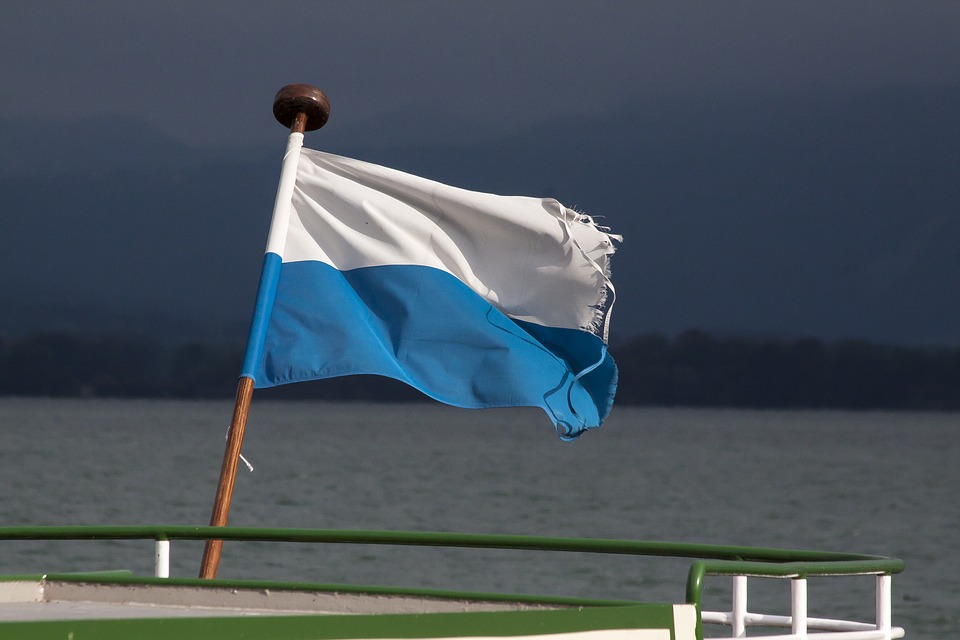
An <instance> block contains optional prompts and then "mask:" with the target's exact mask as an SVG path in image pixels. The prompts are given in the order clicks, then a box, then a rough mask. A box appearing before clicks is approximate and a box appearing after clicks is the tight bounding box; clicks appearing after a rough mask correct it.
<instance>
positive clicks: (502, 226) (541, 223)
mask: <svg viewBox="0 0 960 640" xmlns="http://www.w3.org/2000/svg"><path fill="white" fill-rule="evenodd" d="M613 240H619V237H618V236H615V235H612V234H610V233H608V232H607V231H606V230H605V229H603V228H600V227H598V226H597V225H596V224H594V222H593V220H592V219H591V218H590V217H589V216H585V215H583V214H580V213H578V212H576V211H573V210H571V209H567V208H566V207H564V206H563V205H562V204H560V203H559V202H557V201H556V200H553V199H539V198H527V197H513V196H499V195H493V194H487V193H478V192H474V191H468V190H465V189H459V188H456V187H451V186H447V185H444V184H441V183H438V182H434V181H432V180H427V179H425V178H420V177H417V176H413V175H410V174H407V173H403V172H400V171H396V170H394V169H388V168H386V167H381V166H377V165H373V164H369V163H366V162H361V161H359V160H352V159H350V158H344V157H340V156H335V155H331V154H327V153H322V152H318V151H313V150H310V149H302V150H301V151H300V158H299V161H298V169H297V174H296V183H295V186H294V189H293V196H292V208H291V211H290V214H289V219H288V222H287V227H286V233H285V234H284V233H282V232H280V233H274V232H273V231H271V235H270V240H269V241H268V245H267V251H268V252H273V253H276V254H277V255H279V256H280V257H281V258H282V259H283V262H285V263H286V262H299V261H305V260H315V261H321V262H325V263H327V264H329V265H331V266H333V267H334V268H336V269H338V270H340V271H348V270H352V269H358V268H363V267H375V266H386V265H420V266H427V267H433V268H436V269H440V270H443V271H446V272H448V273H450V274H452V275H453V276H455V277H456V278H458V279H459V280H460V281H462V282H463V283H465V284H466V285H467V286H469V287H470V288H471V289H473V290H474V291H475V292H476V293H477V294H478V295H480V296H482V297H483V298H485V299H486V300H487V301H489V302H490V303H491V304H492V305H493V306H495V307H496V308H498V309H499V310H501V311H502V312H503V313H505V314H506V315H508V316H510V317H512V318H515V319H518V320H525V321H529V322H534V323H537V324H541V325H544V326H550V327H558V328H570V329H583V330H586V331H591V332H593V333H595V334H598V335H601V336H602V337H604V338H605V335H604V334H605V331H604V327H603V326H602V325H604V324H605V322H604V316H605V306H606V305H607V304H608V299H607V295H608V290H612V286H611V285H610V279H609V258H610V256H611V255H612V254H613V252H614V246H613Z"/></svg>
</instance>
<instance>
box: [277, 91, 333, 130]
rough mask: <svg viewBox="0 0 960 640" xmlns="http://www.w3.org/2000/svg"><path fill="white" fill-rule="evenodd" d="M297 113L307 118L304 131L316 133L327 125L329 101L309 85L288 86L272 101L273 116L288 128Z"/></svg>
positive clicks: (324, 95)
mask: <svg viewBox="0 0 960 640" xmlns="http://www.w3.org/2000/svg"><path fill="white" fill-rule="evenodd" d="M298 113H303V114H305V115H306V116H307V122H306V126H304V131H316V130H317V129H319V128H320V127H322V126H323V125H325V124H327V118H329V117H330V99H329V98H327V94H325V93H324V92H323V91H320V89H317V88H316V87H314V86H312V85H309V84H288V85H287V86H285V87H284V88H282V89H280V91H278V92H277V95H276V97H275V98H274V99H273V115H274V117H275V118H276V119H277V121H278V122H279V123H280V124H282V125H283V126H285V127H286V128H288V129H289V128H290V127H291V126H293V121H294V119H295V118H296V117H297V114H298Z"/></svg>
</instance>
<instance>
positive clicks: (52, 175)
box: [0, 0, 960, 344]
mask: <svg viewBox="0 0 960 640" xmlns="http://www.w3.org/2000/svg"><path fill="white" fill-rule="evenodd" d="M958 34H960V3H956V2H885V1H869V2H856V1H849V2H833V1H830V2H809V1H807V2H766V1H763V2H710V3H707V2H688V3H680V2H673V1H671V2H596V1H591V2H562V1H560V2H556V1H555V2H529V1H528V2H491V1H483V2H278V1H275V2H270V3H262V2H195V1H190V2H149V3H147V2H119V1H117V2H102V1H96V0H91V1H87V2H81V3H69V2H43V1H34V2H30V3H25V2H24V3H3V4H2V6H0V136H2V137H0V147H3V148H0V171H2V173H0V187H2V192H0V207H2V208H3V211H2V217H0V220H2V222H0V241H2V242H3V244H4V248H5V251H4V253H5V256H4V257H3V258H2V259H0V267H2V271H0V287H2V289H0V302H2V304H3V306H4V308H5V309H6V312H5V314H4V318H3V319H2V320H0V332H3V331H7V332H15V331H22V330H25V329H27V328H31V327H32V328H36V327H38V326H39V327H44V326H46V325H50V326H54V325H56V324H57V323H58V322H59V323H61V324H63V323H64V322H66V323H67V324H70V323H73V325H75V326H76V327H78V328H90V326H86V325H84V322H87V325H92V326H95V327H101V328H112V325H119V326H126V327H131V326H136V327H138V328H142V329H143V330H150V329H149V327H148V325H149V323H148V322H146V321H145V320H143V318H146V317H151V318H157V317H160V316H164V317H169V318H170V319H171V320H172V321H183V322H184V323H185V324H184V325H183V326H187V325H190V326H194V327H198V326H200V325H203V323H204V322H209V323H220V324H225V323H226V324H229V323H230V322H231V320H230V319H231V318H234V319H236V321H237V324H238V325H244V324H245V323H246V319H247V316H248V314H249V308H250V305H251V304H252V293H251V291H252V289H253V287H255V282H253V281H254V280H255V278H256V270H257V268H258V265H259V254H260V252H261V251H262V243H263V237H264V236H263V234H264V233H265V228H266V222H267V221H266V217H267V216H268V215H269V206H270V204H271V201H272V193H271V190H272V189H273V188H274V185H275V180H276V171H277V165H278V163H279V157H280V153H281V150H282V146H283V138H284V132H283V130H282V129H281V128H280V127H279V125H277V124H276V123H275V122H274V121H273V118H272V115H271V112H270V103H271V100H272V97H273V95H274V93H275V92H276V91H277V89H279V88H280V87H281V86H282V85H284V84H286V83H288V82H309V83H313V84H315V85H317V86H319V87H321V88H322V89H324V90H325V91H326V92H327V93H328V95H329V96H330V97H331V101H332V103H333V109H332V114H331V119H330V123H329V124H328V125H327V127H326V128H325V129H323V130H322V131H320V132H318V133H314V134H310V135H309V136H308V139H307V144H308V146H312V147H315V148H321V149H328V150H331V151H334V152H337V153H345V154H348V155H360V156H361V157H364V159H369V160H372V161H375V162H383V163H385V164H392V165H393V166H395V167H397V168H400V169H403V170H408V171H414V172H420V173H424V174H425V175H428V176H429V177H434V178H437V179H442V180H444V181H450V182H454V183H457V184H460V185H462V186H467V187H471V188H482V189H485V190H490V191H497V192H507V193H525V194H527V195H555V196H556V197H558V198H560V199H561V200H562V201H564V203H565V204H567V205H570V206H577V207H579V208H582V209H584V210H586V211H587V212H588V213H591V214H597V215H603V216H605V217H604V221H605V222H606V223H607V224H609V225H610V226H611V227H612V228H613V230H614V231H616V232H620V233H622V234H623V235H624V236H625V242H624V244H623V246H622V249H621V251H620V253H619V254H618V255H617V258H618V259H619V260H618V261H617V262H616V263H615V273H614V276H615V282H616V283H617V287H618V302H617V314H616V315H615V317H614V334H615V336H616V335H617V334H619V335H620V336H622V337H629V336H631V335H634V334H636V333H639V332H643V331H661V332H666V333H674V332H677V331H681V330H684V329H687V328H694V327H697V328H702V329H707V330H711V331H718V332H733V333H764V334H777V335H786V336H797V335H813V336H817V337H821V338H824V339H837V338H846V337H862V338H869V339H874V340H881V341H888V342H900V343H941V344H942V343H950V344H957V343H960V323H957V322H956V318H957V316H958V313H960V244H958V238H960V226H958V222H957V218H958V213H960V192H958V186H957V184H958V183H960V159H958V156H960V135H958V131H960V125H958V118H957V114H958V113H960V36H958ZM200 182H203V183H204V184H207V185H209V189H204V188H201V187H198V184H200ZM231 184H233V185H235V186H236V188H235V189H233V190H231ZM197 194H199V195H197ZM216 194H221V195H220V196H217V197H215V196H216ZM222 194H232V195H222ZM188 195H195V196H196V197H194V198H193V199H192V200H191V201H189V203H188V200H187V196H188ZM164 217H165V218H164ZM161 218H163V219H161ZM191 220H193V221H199V222H196V223H195V225H194V226H193V227H191V224H194V223H191V222H190V221H191ZM230 221H233V222H235V223H236V224H238V225H245V228H244V229H243V230H242V231H238V230H236V229H234V230H227V231H226V232H225V233H223V234H220V235H219V236H216V239H215V240H214V239H211V238H210V237H208V236H205V235H203V234H207V233H208V232H209V233H213V234H215V233H216V231H215V230H216V228H218V226H219V225H223V224H229V223H230ZM123 234H127V235H126V236H124V235H123ZM125 237H127V238H129V237H132V238H136V242H133V244H132V245H131V246H126V245H127V244H130V242H127V241H126V240H124V238H125ZM131 242H132V241H131ZM117 243H121V244H124V245H125V246H124V248H122V249H119V250H117V249H116V245H117ZM231 243H232V244H231ZM133 245H135V246H133ZM211 247H212V249H211ZM197 252H206V255H207V256H208V258H209V259H210V260H214V259H221V260H220V262H221V263H223V264H227V265H228V266H230V270H227V269H226V268H225V267H224V268H222V269H221V267H216V268H214V267H212V266H211V264H210V263H209V262H206V261H205V260H204V259H201V258H199V257H197V255H196V254H197ZM107 254H109V255H107ZM228 271H229V272H230V273H233V272H236V273H238V274H239V276H240V277H241V280H242V284H237V285H225V284H224V282H225V281H226V278H228V277H230V276H228V275H227V273H228ZM204 272H206V273H208V275H203V273H204ZM191 274H193V275H191ZM251 274H252V276H251ZM248 280H250V281H251V282H250V283H249V284H247V281H248ZM111 306H112V307H113V308H114V309H115V311H116V314H115V315H113V316H111V315H110V314H109V313H107V312H105V311H102V309H103V308H110V307H111ZM81 307H83V308H84V309H85V310H84V311H80V308H81ZM93 308H98V309H101V311H98V312H94V311H92V310H91V309H93ZM218 313H219V314H220V315H218ZM85 314H86V315H85ZM105 314H106V315H105ZM137 314H139V316H137ZM121 317H122V318H123V319H122V320H121V319H120V318H121ZM134 317H140V318H141V320H132V318H134ZM83 318H88V320H86V321H85V320H83ZM65 319H66V320H65ZM137 322H140V323H141V324H140V325H138V324H137Z"/></svg>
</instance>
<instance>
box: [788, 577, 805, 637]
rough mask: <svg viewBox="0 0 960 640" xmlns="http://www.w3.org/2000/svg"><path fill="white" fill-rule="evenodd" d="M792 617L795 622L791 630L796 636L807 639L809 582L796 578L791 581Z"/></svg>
mask: <svg viewBox="0 0 960 640" xmlns="http://www.w3.org/2000/svg"><path fill="white" fill-rule="evenodd" d="M790 596H791V597H790V601H791V604H790V617H791V618H792V620H793V622H792V623H791V625H790V630H791V631H792V632H793V634H794V635H797V636H800V637H806V634H807V580H806V578H794V579H793V580H791V581H790Z"/></svg>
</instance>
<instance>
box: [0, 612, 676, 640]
mask: <svg viewBox="0 0 960 640" xmlns="http://www.w3.org/2000/svg"><path fill="white" fill-rule="evenodd" d="M673 616H674V614H673V605H669V604H636V605H632V606H626V607H607V608H591V607H586V608H581V609H564V610H554V611H505V612H472V613H427V614H383V615H349V616H344V615H305V616H244V617H210V618H165V619H159V618H151V619H138V620H129V619H124V620H66V621H39V622H32V621H31V622H9V623H2V624H0V640H47V639H53V638H58V639H62V638H72V639H73V640H87V639H91V638H96V639H97V640H127V639H129V638H138V639H140V640H153V639H159V638H205V639H206V640H221V639H222V640H226V639H228V638H230V639H234V638H244V639H245V640H267V639H270V640H274V639H277V638H283V639H284V640H308V639H313V640H332V639H344V640H355V639H361V638H445V637H451V638H455V637H459V636H501V637H507V636H523V635H540V634H552V633H571V632H578V631H593V630H602V629H668V630H670V632H671V637H673V636H674V632H673V628H674V627H673V624H674V622H673Z"/></svg>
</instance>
